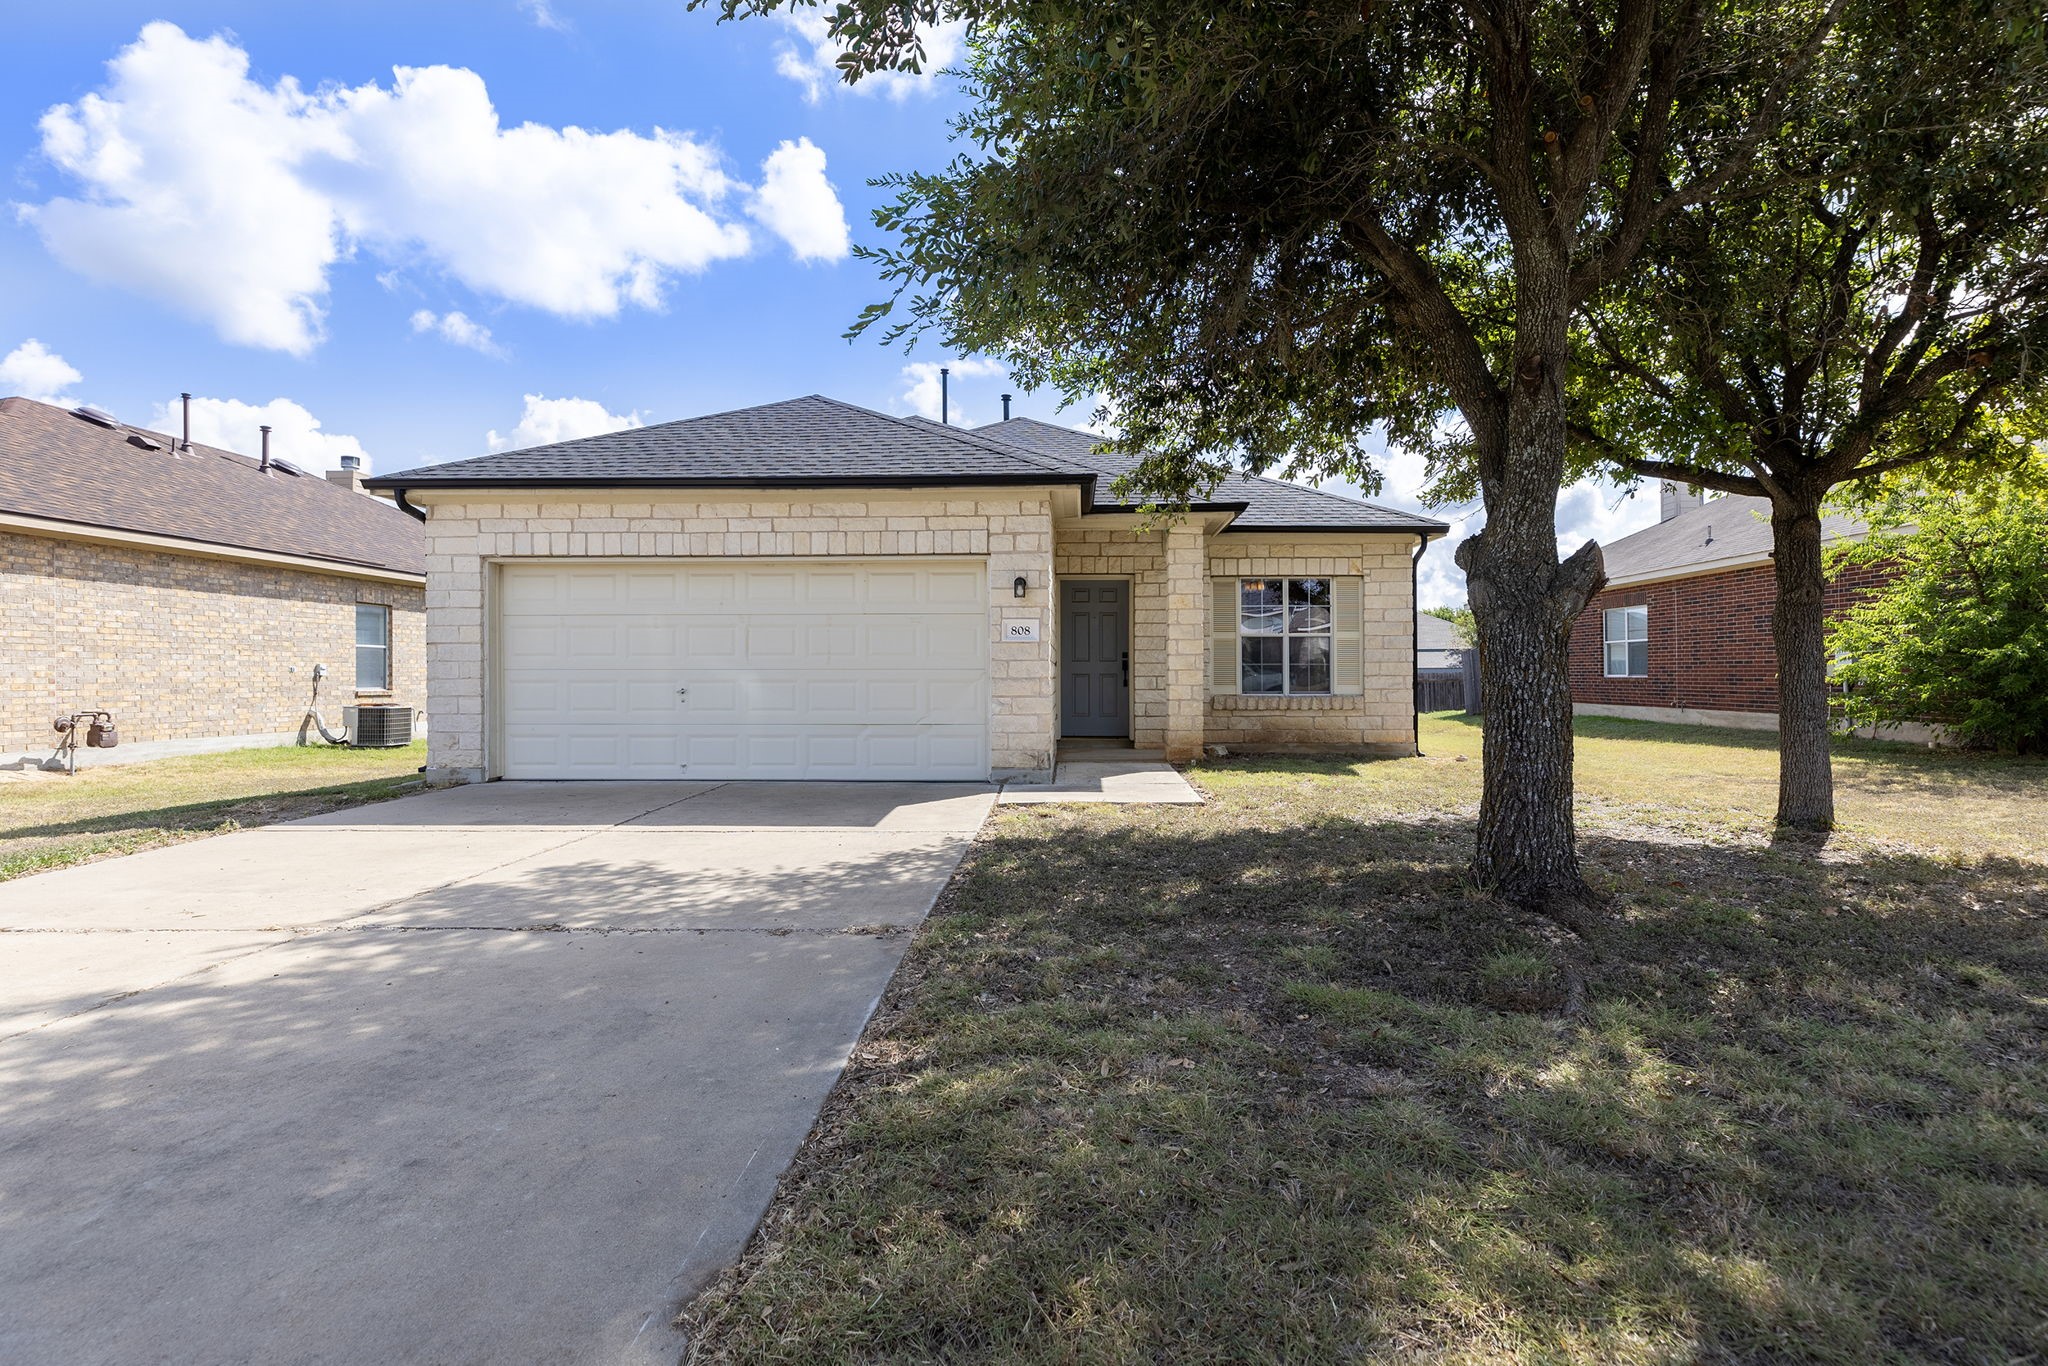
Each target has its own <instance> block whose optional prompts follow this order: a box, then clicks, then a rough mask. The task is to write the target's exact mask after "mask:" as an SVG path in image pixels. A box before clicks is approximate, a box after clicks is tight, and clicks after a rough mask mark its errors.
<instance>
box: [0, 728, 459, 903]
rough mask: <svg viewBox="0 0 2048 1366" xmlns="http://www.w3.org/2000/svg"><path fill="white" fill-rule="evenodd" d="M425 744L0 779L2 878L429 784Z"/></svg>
mask: <svg viewBox="0 0 2048 1366" xmlns="http://www.w3.org/2000/svg"><path fill="white" fill-rule="evenodd" d="M426 758H427V746H426V742H425V741H424V740H420V741H416V742H415V743H413V744H412V745H410V746H407V747H406V748H404V749H340V748H333V747H330V746H325V745H322V746H318V747H313V746H289V747H281V748H276V749H238V750H232V751H229V752H227V753H225V754H202V755H194V756H191V757H189V758H182V759H158V760H155V761H153V762H149V763H140V764H117V765H109V766H108V767H105V768H89V769H81V770H80V771H79V772H78V773H77V774H76V775H74V776H66V775H64V774H61V773H26V774H20V775H8V776H7V777H6V778H5V779H4V780H0V881H5V880H6V879H8V878H13V877H21V876H23V875H24V874H27V873H40V872H45V871H47V870H49V869H52V868H63V867H67V866H69V865H71V864H74V863H84V862H86V861H88V860H90V859H96V858H104V857H106V856H108V855H111V854H130V853H134V852H135V851H136V850H138V849H148V848H152V847H154V846H156V845H160V844H172V843H176V842H177V841H179V840H188V839H197V838H200V837H202V836H205V835H217V834H222V833H225V832H226V831H229V830H238V829H241V828H243V827H245V826H251V825H268V824H270V823H271V822H273V821H282V820H291V819H292V818H294V817H297V816H311V815H315V814H317V813H318V812H321V811H332V810H334V809H335V808H337V807H343V806H353V805H355V804H357V803H359V802H373V801H381V800H383V799H384V798H386V797H396V796H400V795H402V794H404V793H407V792H413V791H417V790H419V789H420V788H421V787H424V786H425V785H426V780H425V779H424V778H422V777H421V776H420V775H419V773H418V769H419V767H420V765H421V764H423V763H425V762H426Z"/></svg>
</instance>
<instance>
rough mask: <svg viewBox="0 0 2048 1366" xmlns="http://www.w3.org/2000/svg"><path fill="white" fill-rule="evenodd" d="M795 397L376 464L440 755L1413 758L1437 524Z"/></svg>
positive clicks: (490, 774)
mask: <svg viewBox="0 0 2048 1366" xmlns="http://www.w3.org/2000/svg"><path fill="white" fill-rule="evenodd" d="M1097 444H1098V438H1096V437H1094V436H1092V435H1090V434H1088V433H1086V432H1077V431H1072V430H1069V429H1067V428H1063V427H1055V426H1051V425H1048V424H1045V423H1040V422H1034V421H1030V420H1027V419H1017V420H1014V421H1005V422H1001V423H996V424H993V425H991V426H987V427H982V428H978V429H975V430H971V431H969V430H963V429H960V428H955V427H946V426H941V425H939V424H937V423H930V422H925V421H922V420H919V419H902V418H894V417H888V416H885V415H883V414H880V413H875V412H870V411H868V410H866V409H862V408H857V407H854V406H852V405H850V404H844V403H839V402H836V401H834V400H831V399H826V398H822V397H818V396H815V395H814V396H812V397H809V398H802V399H793V400H790V401H788V402H784V403H774V404H768V405H765V406H763V407H759V408H749V409H744V410H741V411H739V412H733V413H721V414H716V415H713V416H710V417H703V418H694V419H690V420H687V421H682V422H670V423H664V424H661V425H659V426H652V427H641V428H635V429H632V430H630V431H625V432H617V433H612V434H609V435H605V436H594V437H589V438H586V439H583V440H580V441H569V442H563V443H560V444H558V445H554V446H548V447H540V448H536V449H532V450H525V451H514V452H506V453H503V454H499V455H488V456H480V457H478V458H476V459H473V460H464V461H458V462H456V463H453V464H448V465H438V466H432V467H429V468H426V469H421V470H415V471H411V472H409V473H405V474H395V475H389V476H385V477H382V478H379V479H376V480H373V481H371V482H372V484H373V485H374V486H377V487H382V488H388V489H391V490H392V491H393V492H394V495H395V496H396V497H397V498H398V499H399V501H400V503H401V505H402V506H408V507H417V508H418V509H419V510H420V511H421V513H422V514H423V515H424V516H425V519H426V531H427V538H428V555H427V621H428V639H429V645H428V651H429V661H428V677H429V679H430V684H429V686H430V688H431V690H432V692H431V705H432V708H433V711H434V716H435V727H434V733H433V736H432V738H431V740H430V744H429V750H430V754H431V763H432V766H433V767H434V768H435V769H437V770H440V771H443V772H446V773H448V774H450V775H453V776H461V777H466V778H470V779H482V778H496V777H527V778H574V777H591V778H639V777H648V778H653V777H675V778H680V777H702V778H859V779H874V778H951V779H961V778H975V779H979V778H987V777H989V776H991V775H994V776H1015V775H1027V774H1044V773H1046V772H1048V771H1049V770H1050V768H1051V767H1052V765H1053V762H1054V756H1055V753H1056V751H1057V749H1058V746H1059V744H1060V741H1061V740H1062V739H1063V738H1067V737H1073V738H1076V739H1085V740H1088V741H1091V742H1101V741H1108V742H1126V743H1129V744H1130V745H1131V746H1133V747H1134V748H1135V749H1138V750H1153V751H1159V752H1163V753H1164V754H1166V755H1167V756H1168V757H1170V758H1175V759H1184V758H1189V757H1192V756H1194V755H1196V754H1198V753H1200V752H1201V750H1202V748H1203V746H1204V745H1205V744H1225V745H1229V746H1232V747H1240V746H1241V747H1257V748H1318V749H1342V750H1352V751H1366V752H1376V753H1388V754H1409V753H1413V752H1414V748H1415V711H1414V701H1413V686H1414V658H1415V656H1414V611H1415V607H1414V602H1415V579H1414V573H1415V569H1414V566H1415V561H1416V559H1417V558H1418V557H1419V556H1420V554H1421V553H1422V550H1423V549H1424V548H1425V547H1426V546H1427V544H1428V542H1429V541H1430V540H1431V539H1433V538H1435V537H1439V536H1441V535H1443V534H1444V530H1445V528H1444V526H1443V524H1442V523H1441V522H1435V521H1431V520H1429V519H1427V518H1421V517H1414V516H1410V515H1409V514H1406V513H1402V512H1395V511H1392V510H1389V509H1386V508H1379V507H1375V506H1372V505H1371V504H1367V503H1361V502H1358V501H1357V500H1355V499H1350V498H1344V497H1339V496H1337V495H1333V494H1326V493H1318V492H1316V491H1314V490H1310V489H1306V488H1302V487H1299V486H1297V485H1294V484H1287V483H1283V482H1280V481H1278V480H1270V479H1243V478H1233V479H1230V480H1226V481H1225V482H1224V484H1223V485H1222V486H1220V487H1219V488H1217V489H1216V490H1215V491H1214V493H1213V494H1212V495H1211V497H1210V499H1209V500H1208V501H1205V502H1202V503H1198V504H1196V505H1195V506H1194V507H1193V508H1192V509H1190V511H1189V512H1188V514H1187V515H1186V516H1185V517H1183V518H1181V519H1180V520H1178V521H1177V522H1174V523H1172V524H1171V525H1169V526H1165V527H1160V526H1155V525H1154V524H1153V523H1152V521H1151V520H1150V519H1148V517H1147V516H1146V514H1145V511H1144V509H1143V508H1142V507H1140V506H1133V505H1129V504H1122V503H1117V502H1115V501H1113V497H1114V496H1113V494H1112V492H1111V482H1112V480H1113V479H1114V478H1115V476H1116V475H1117V474H1118V473H1120V472H1122V471H1123V470H1124V469H1125V468H1127V465H1126V464H1125V462H1122V461H1120V460H1117V459H1115V458H1111V457H1106V456H1101V455H1098V454H1096V453H1095V447H1096V445H1097Z"/></svg>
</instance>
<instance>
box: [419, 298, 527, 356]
mask: <svg viewBox="0 0 2048 1366" xmlns="http://www.w3.org/2000/svg"><path fill="white" fill-rule="evenodd" d="M412 330H413V331H414V332H431V333H433V334H434V335H435V336H437V337H439V338H441V340H443V341H445V342H448V343H450V344H452V345H455V346H465V347H468V348H469V349H470V350H472V351H479V352H482V353H483V354H484V355H486V356H499V357H502V356H503V355H504V354H505V348H504V347H502V346H500V345H498V343H497V342H496V341H494V340H492V338H491V329H490V328H488V327H485V326H484V325H483V324H482V323H480V322H477V321H476V320H475V319H473V318H471V317H470V316H469V315H468V314H467V313H462V312H459V311H451V312H448V313H443V314H440V315H438V316H436V315H435V313H434V310H433V309H431V308H422V309H418V310H416V311H415V312H414V313H413V315H412Z"/></svg>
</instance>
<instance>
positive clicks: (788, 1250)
mask: <svg viewBox="0 0 2048 1366" xmlns="http://www.w3.org/2000/svg"><path fill="white" fill-rule="evenodd" d="M1221 805H1226V806H1227V804H1221ZM1333 805H1335V804H1334V803H1333ZM1470 849H1471V829H1470V825H1469V823H1468V822H1466V821H1463V820H1457V819H1448V818H1432V819H1425V820H1401V819H1369V818H1357V817H1353V816H1349V815H1346V814H1344V813H1343V812H1342V811H1341V810H1330V811H1327V812H1325V813H1324V814H1323V815H1321V816H1320V817H1318V818H1313V819H1309V820H1306V821H1303V822H1301V823H1298V824H1290V825H1287V826H1285V827H1284V828H1278V829H1276V828H1273V827H1272V826H1270V825H1266V824H1262V823H1261V822H1259V821H1258V819H1257V813H1256V812H1254V811H1251V810H1249V809H1247V810H1246V811H1243V812H1232V811H1230V810H1227V809H1226V810H1220V811H1210V812H1207V813H1202V812H1191V813H1190V812H1148V811H1133V812H1127V813H1120V814H1117V815H1111V816H1103V815H1099V814H1094V813H1074V812H1050V811H1041V812H1037V813H1032V814H1029V815H1006V816H1005V817H1004V818H1003V819H1002V823H1001V824H1000V826H999V827H998V832H997V838H994V839H992V840H988V841H985V842H984V843H983V845H981V846H980V847H979V848H978V850H977V852H976V854H975V855H974V856H973V858H972V859H971V861H970V863H969V865H968V867H967V868H966V869H965V870H964V871H963V874H962V875H961V877H960V878H959V879H958V880H957V881H956V883H955V884H954V886H953V888H952V889H951V890H950V891H949V893H948V895H947V898H946V899H945V901H944V903H942V908H941V913H940V915H939V916H938V917H937V918H936V919H935V920H934V921H933V923H932V925H931V927H930V929H929V931H928V933H927V936H926V938H925V940H924V941H923V942H922V943H921V945H920V946H919V949H918V951H917V952H916V953H915V954H914V955H913V960H912V963H911V965H910V966H909V968H908V969H907V971H906V975H905V976H904V977H903V978H902V979H900V980H899V984H898V987H897V989H896V990H895V992H894V993H893V994H892V996H891V998H890V999H889V1001H888V1002H887V1003H886V1005H885V1011H884V1015H883V1017H882V1022H881V1024H880V1026H879V1028H878V1031H877V1034H876V1037H875V1038H874V1040H873V1041H872V1046H871V1048H870V1049H869V1050H867V1051H866V1052H864V1053H863V1055H861V1056H860V1057H859V1058H858V1059H857V1061H856V1068H855V1071H854V1073H853V1074H852V1075H851V1077H850V1080H849V1083H848V1086H847V1088H846V1090H845V1092H844V1094H843V1096H842V1098H841V1102H840V1104H839V1105H838V1106H837V1107H836V1110H835V1113H834V1115H833V1117H832V1119H831V1120H830V1121H829V1122H828V1124H827V1125H826V1128H825V1130H824V1131H823V1136H822V1137H821V1139H820V1140H819V1141H818V1143H816V1144H815V1145H814V1148H813V1151H812V1152H810V1153H809V1154H807V1156H806V1158H805V1160H804V1161H803V1162H802V1163H801V1164H800V1168H799V1170H800V1173H801V1174H800V1176H799V1178H798V1179H797V1181H796V1182H795V1183H794V1184H793V1186H792V1187H791V1190H790V1192H789V1194H788V1197H787V1200H786V1202H785V1205H784V1207H783V1210H782V1212H781V1214H780V1215H779V1219H780V1220H781V1222H775V1221H771V1228H773V1229H777V1230H779V1231H777V1232H775V1233H774V1234H772V1235H771V1237H770V1238H769V1239H768V1240H767V1242H766V1243H764V1244H763V1245H761V1246H759V1247H757V1249H756V1253H755V1255H754V1257H753V1258H752V1259H750V1261H749V1262H748V1263H747V1264H746V1265H745V1266H744V1267H743V1268H742V1273H741V1275H740V1276H739V1277H738V1278H737V1279H736V1280H735V1281H734V1282H733V1283H731V1284H730V1285H728V1286H727V1287H726V1288H725V1289H724V1290H722V1291H721V1292H720V1293H719V1294H718V1295H715V1296H714V1297H713V1298H712V1299H711V1300H710V1301H708V1302H707V1305H706V1313H707V1315H709V1317H710V1320H711V1321H710V1324H709V1332H708V1335H707V1342H708V1343H709V1344H710V1349H711V1350H712V1351H714V1352H715V1353H718V1354H722V1355H725V1356H727V1357H732V1358H735V1359H747V1358H749V1357H750V1356H751V1355H754V1354H757V1353H760V1354H770V1355H772V1354H773V1353H771V1352H770V1348H771V1347H772V1348H774V1349H776V1350H778V1351H779V1352H780V1354H781V1357H782V1358H785V1359H794V1358H793V1357H791V1356H790V1354H791V1353H796V1354H798V1355H808V1357H809V1358H810V1359H818V1360H831V1359H848V1358H849V1357H856V1356H857V1357H859V1358H860V1359H863V1360H876V1359H880V1360H888V1359H910V1358H915V1357H918V1356H919V1354H920V1353H923V1354H925V1355H930V1354H931V1353H933V1352H937V1353H938V1354H940V1355H948V1354H952V1355H959V1354H971V1353H1001V1354H1003V1355H1005V1356H1007V1357H1010V1358H1013V1359H1017V1360H1091V1361H1092V1360H1102V1361H1108V1360H1118V1359H1188V1358H1192V1357H1196V1356H1200V1357H1203V1358H1204V1359H1219V1360H1220V1359H1247V1358H1252V1357H1259V1358H1265V1359H1290V1358H1300V1359H1309V1358H1311V1357H1313V1358H1316V1359H1346V1358H1347V1356H1360V1355H1367V1354H1373V1353H1378V1354H1385V1353H1387V1352H1390V1351H1416V1352H1424V1351H1429V1352H1436V1353H1440V1354H1445V1355H1449V1356H1451V1357H1458V1358H1461V1359H1462V1358H1463V1357H1465V1356H1470V1355H1478V1356H1485V1357H1487V1358H1488V1359H1494V1358H1495V1357H1497V1358H1498V1359H1502V1360H1519V1359H1535V1358H1542V1359H1555V1360H1589V1361H1590V1360H1599V1361H1615V1360H1644V1361H1647V1360H1666V1359H1671V1358H1672V1357H1673V1356H1674V1354H1675V1355H1677V1356H1683V1357H1687V1358H1693V1357H1701V1358H1710V1359H1730V1360H1780V1359H1787V1358H1788V1357H1790V1356H1797V1357H1800V1358H1802V1359H1818V1360H1832V1361H1840V1362H1844V1363H1847V1362H1864V1361H1872V1360H1948V1361H1958V1362H1960V1361H1977V1360H1984V1359H1997V1360H2003V1359H2005V1358H2007V1357H2009V1356H2022V1355H2024V1354H2025V1353H2026V1352H2028V1351H2030V1350H2032V1349H2033V1348H2032V1345H2031V1344H2033V1343H2034V1342H2035V1341H2037V1335H2038V1330H2039V1321H2040V1316H2041V1313H2042V1310H2043V1308H2044V1306H2048V1280H2044V1273H2043V1271H2042V1268H2041V1263H2040V1259H2039V1258H2038V1257H2036V1256H2035V1255H2034V1252H2033V1251H2032V1249H2035V1248H2037V1247H2038V1246H2040V1242H2041V1238H2042V1236H2043V1233H2044V1230H2048V1213H2044V1212H2048V1203H2044V1199H2043V1190H2044V1184H2048V1156H2044V1151H2043V1148H2042V1145H2041V1143H2040V1132H2039V1126H2040V1123H2041V1118H2042V1116H2043V1114H2044V1113H2048V1058H2044V1054H2043V1048H2042V1044H2041V1040H2042V1039H2043V1038H2044V1037H2048V933H2044V924H2048V922H2044V919H2043V915H2044V912H2048V904H2044V901H2043V893H2042V889H2041V878H2042V869H2041V867H2040V866H2039V865H2037V864H2032V863H2026V862H2023V861H2019V860H2011V859H2001V858H1986V859H1978V860H1973V861H1960V860H1946V859H1935V858H1928V857H1922V856H1918V855H1914V854H1902V853H1896V852H1866V851H1853V850H1838V851H1837V855H1838V857H1835V858H1833V859H1831V860H1830V861H1827V862H1815V861H1810V860H1805V859H1799V858H1794V857H1789V856H1786V855H1783V854H1780V853H1777V852H1774V851H1770V850H1757V849H1753V848H1742V847H1729V846H1710V845H1691V844H1686V845H1681V844H1676V843H1673V842H1658V841H1650V840H1641V839H1633V838H1622V837H1616V836H1608V835H1594V836H1592V837H1589V838H1588V839H1587V840H1586V842H1585V850H1586V855H1587V860H1588V865H1589V869H1590V872H1591V874H1592V876H1593V877H1594V878H1595V879H1596V881H1597V882H1598V883H1599V884H1600V886H1601V887H1602V888H1603V890H1605V891H1606V892H1607V893H1608V895H1609V896H1610V898H1611V904H1612V915H1611V917H1610V918H1609V919H1608V920H1607V921H1605V922H1604V923H1603V924H1601V925H1599V926H1597V927H1596V928H1595V929H1594V930H1593V931H1592V932H1591V934H1590V935H1589V937H1588V943H1587V946H1586V947H1587V958H1588V967H1587V974H1588V990H1589V995H1590V1000H1589V1003H1588V1007H1587V1010H1586V1012H1585V1014H1584V1016H1583V1017H1581V1018H1579V1019H1574V1020H1563V1019H1557V1018H1546V1017H1543V1016H1538V1015H1530V1014H1522V1013H1516V1012H1511V1011H1502V1010H1497V1009H1493V1008H1491V1007H1489V1006H1488V1005H1486V1004H1485V999H1486V997H1485V993H1484V991H1483V989H1482V987H1483V982H1484V979H1485V976H1486V973H1487V972H1488V970H1489V966H1490V965H1492V964H1494V963H1496V962H1498V961H1499V960H1500V959H1501V958H1502V957H1503V956H1504V955H1511V954H1514V953H1517V952H1524V951H1526V950H1527V949H1528V947H1529V945H1530V942H1531V941H1530V939H1529V936H1528V934H1527V929H1526V926H1525V925H1524V924H1523V923H1521V922H1520V921H1518V919H1517V918H1515V917H1513V916H1510V915H1506V914H1504V913H1503V912H1502V908H1500V907H1499V906H1498V905H1496V904H1495V903H1493V902H1491V901H1489V900H1488V899H1487V898H1485V897H1483V896H1480V895H1478V894H1477V893H1476V892H1475V891H1474V890H1473V889H1472V888H1471V887H1470V886H1469V885H1468V884H1467V883H1466V881H1465V877H1464V868H1465V865H1466V861H1467V859H1468V857H1469V854H1470ZM855 1229H859V1230H868V1231H869V1232H868V1233H867V1234H866V1235H864V1236H861V1237H856V1238H855V1239H854V1240H853V1241H852V1242H851V1243H848V1242H847V1241H846V1240H845V1235H846V1232H847V1231H848V1230H855ZM763 1325H766V1328H763ZM852 1343H858V1344H859V1347H858V1350H855V1349H854V1348H853V1347H851V1346H848V1345H847V1344H852Z"/></svg>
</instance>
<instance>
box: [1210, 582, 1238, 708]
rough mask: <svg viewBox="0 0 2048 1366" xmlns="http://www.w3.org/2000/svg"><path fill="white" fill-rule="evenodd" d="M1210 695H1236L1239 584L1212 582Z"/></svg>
mask: <svg viewBox="0 0 2048 1366" xmlns="http://www.w3.org/2000/svg"><path fill="white" fill-rule="evenodd" d="M1209 691H1210V692H1212V693H1234V692H1236V691H1237V580H1236V579H1211V580H1210V581H1209Z"/></svg>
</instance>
